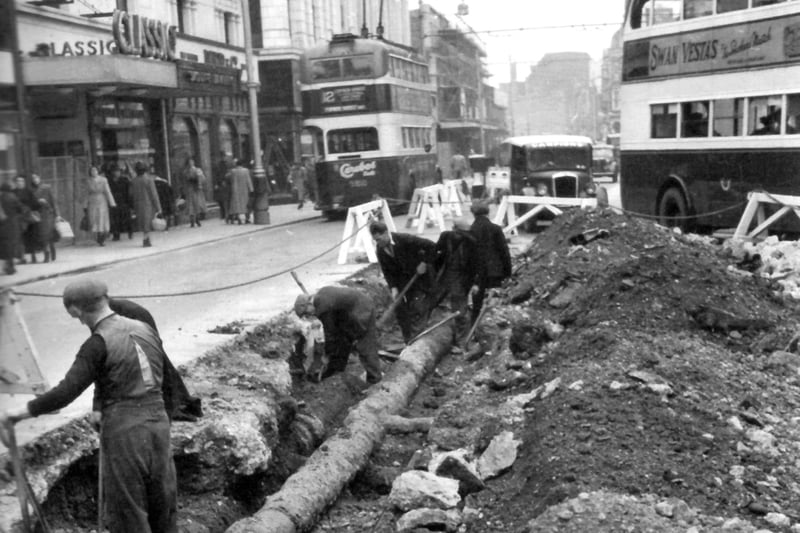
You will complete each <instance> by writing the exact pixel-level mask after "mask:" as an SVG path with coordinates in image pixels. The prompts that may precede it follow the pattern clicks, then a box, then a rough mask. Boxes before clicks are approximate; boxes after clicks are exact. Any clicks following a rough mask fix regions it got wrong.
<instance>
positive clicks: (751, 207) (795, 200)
mask: <svg viewBox="0 0 800 533" xmlns="http://www.w3.org/2000/svg"><path fill="white" fill-rule="evenodd" d="M765 204H772V205H776V206H781V207H780V209H778V210H777V211H776V212H775V213H773V214H772V215H771V216H770V217H769V218H767V215H766V210H765V209H764V206H765ZM790 212H791V213H794V214H795V215H796V216H797V217H798V218H800V196H786V195H782V194H770V193H767V192H751V193H748V195H747V206H746V207H745V208H744V213H742V218H741V219H740V220H739V225H738V226H736V230H735V231H734V232H733V236H732V237H731V238H732V239H741V240H750V241H752V240H754V239H757V238H759V236H761V234H762V233H764V232H766V230H767V228H768V227H769V226H771V225H772V224H774V223H775V222H777V221H778V220H779V219H781V218H783V216H784V215H787V214H788V213H790ZM753 218H755V219H756V222H757V224H758V225H757V226H756V227H755V228H754V229H753V230H749V228H750V225H751V224H752V223H753ZM748 230H749V231H748Z"/></svg>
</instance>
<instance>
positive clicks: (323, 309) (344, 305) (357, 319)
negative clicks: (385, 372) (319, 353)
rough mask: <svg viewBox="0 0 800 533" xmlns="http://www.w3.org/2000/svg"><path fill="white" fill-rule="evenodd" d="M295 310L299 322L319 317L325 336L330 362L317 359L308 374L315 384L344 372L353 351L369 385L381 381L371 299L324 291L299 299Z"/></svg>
mask: <svg viewBox="0 0 800 533" xmlns="http://www.w3.org/2000/svg"><path fill="white" fill-rule="evenodd" d="M294 310H295V313H297V316H299V317H300V318H304V317H308V316H312V315H313V316H316V317H317V318H318V319H319V320H320V322H322V328H323V330H324V332H325V355H324V359H327V361H325V360H323V361H320V360H318V359H316V358H315V360H314V362H313V363H312V364H311V367H310V368H309V370H308V375H309V376H310V377H311V379H312V380H314V381H320V380H321V379H324V378H326V377H328V376H331V375H333V374H336V373H338V372H342V371H344V370H345V368H347V361H348V359H349V358H350V352H351V351H352V350H353V348H355V350H356V351H357V352H358V358H359V360H360V361H361V365H362V366H363V367H364V370H366V372H367V382H368V383H377V382H379V381H380V380H381V377H382V374H381V363H380V359H379V358H378V330H377V327H376V325H375V304H374V303H373V302H372V300H371V299H370V298H369V296H367V295H366V294H364V293H362V292H360V291H357V290H355V289H351V288H349V287H334V286H330V287H323V288H321V289H320V290H319V291H317V293H316V294H314V295H310V294H301V295H300V296H298V297H297V300H295V303H294Z"/></svg>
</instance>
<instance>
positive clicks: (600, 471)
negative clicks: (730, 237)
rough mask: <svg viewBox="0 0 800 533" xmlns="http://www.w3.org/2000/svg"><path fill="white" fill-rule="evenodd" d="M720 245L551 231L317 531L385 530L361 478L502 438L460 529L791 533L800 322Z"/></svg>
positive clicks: (645, 233)
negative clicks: (512, 449) (504, 443)
mask: <svg viewBox="0 0 800 533" xmlns="http://www.w3.org/2000/svg"><path fill="white" fill-rule="evenodd" d="M596 230H605V231H596ZM575 242H583V243H584V244H578V245H576V244H573V243H575ZM726 250H727V249H726V248H724V247H722V246H719V245H718V244H715V243H714V242H713V241H712V240H710V239H709V238H703V237H698V236H695V235H682V234H680V233H676V232H674V231H671V230H668V229H665V228H663V227H660V226H657V225H654V224H652V223H650V222H646V221H641V220H637V219H632V218H627V217H624V216H621V215H618V214H615V213H613V212H612V211H610V210H605V211H595V212H585V211H574V212H570V213H567V214H565V215H562V216H560V217H559V218H557V219H556V220H555V221H554V223H553V225H552V226H551V227H550V228H549V229H547V230H546V231H545V232H543V233H541V234H539V235H538V236H537V237H536V238H535V240H534V242H533V244H532V246H531V248H530V249H529V250H528V251H527V252H526V254H525V256H524V259H523V260H522V261H521V262H519V263H518V266H517V272H516V273H515V275H514V277H513V279H512V280H511V281H510V283H509V285H508V286H506V287H505V288H503V289H502V290H500V291H499V294H498V296H497V298H496V299H495V300H494V303H493V305H492V309H491V310H490V311H489V312H488V313H487V314H486V317H485V318H484V320H483V322H482V325H481V327H480V328H479V332H478V335H477V340H478V342H479V343H480V346H481V349H480V350H477V349H471V350H469V352H468V353H467V354H464V353H453V354H451V355H450V356H449V357H447V358H446V359H445V360H444V361H443V362H442V363H441V364H440V365H439V368H438V369H437V371H436V373H435V375H433V376H431V377H430V378H429V379H428V380H427V381H426V383H425V384H424V385H423V386H422V388H421V389H420V391H419V392H418V394H417V396H416V398H415V400H414V402H413V404H412V405H411V406H409V408H408V411H407V413H405V414H406V415H407V416H409V417H434V418H435V421H434V425H433V427H432V428H431V430H430V431H429V432H428V433H426V434H412V435H389V436H387V438H386V439H385V440H384V442H383V444H382V446H381V447H380V449H379V450H377V451H376V453H375V454H374V456H373V457H372V467H371V468H370V469H368V470H369V472H365V473H364V474H362V475H361V476H360V477H359V478H357V480H356V482H355V483H354V484H353V485H352V486H351V487H350V490H349V491H348V492H347V493H346V494H343V495H342V498H341V499H340V502H339V503H338V504H337V505H336V506H334V508H332V509H331V510H330V512H329V513H328V516H327V517H326V519H325V520H323V521H322V522H321V523H320V525H319V526H318V527H317V530H316V531H394V529H393V528H394V524H395V521H396V520H397V518H398V517H399V516H400V515H401V514H402V513H400V512H399V511H397V510H395V509H393V508H392V507H391V505H390V504H389V503H388V499H387V496H386V494H387V492H388V491H389V488H390V485H389V482H388V481H386V482H381V476H380V475H376V474H375V472H381V471H382V472H385V471H386V470H387V469H389V470H392V469H393V470H394V471H396V472H399V471H402V470H404V469H407V468H411V467H413V465H414V464H415V463H417V464H418V461H417V460H416V459H417V458H418V457H419V456H420V455H422V456H424V455H426V454H430V453H435V452H437V451H441V450H454V449H463V450H466V453H467V454H468V455H472V456H477V454H479V453H480V452H481V451H483V449H485V448H486V446H487V444H488V443H489V441H490V439H491V438H492V437H493V436H495V435H497V434H499V433H501V432H502V431H506V430H508V431H511V432H513V434H514V438H515V439H517V440H519V441H521V444H520V446H519V448H518V456H517V458H516V461H515V462H514V464H513V466H512V467H511V469H510V470H509V471H507V472H506V473H504V474H502V475H500V476H498V477H496V478H493V479H490V480H488V481H487V483H486V484H487V488H486V489H485V490H482V491H480V492H476V493H473V494H470V495H468V496H466V498H465V503H464V505H463V508H462V517H463V524H462V525H461V526H460V530H461V531H470V532H484V531H486V532H488V531H532V532H533V531H536V532H539V531H541V532H544V531H547V532H553V531H564V532H566V531H570V532H573V531H574V532H578V531H595V532H609V533H610V532H618V531H675V532H678V531H680V532H686V531H722V530H724V531H756V530H757V529H759V528H761V529H765V530H770V531H775V532H777V531H800V525H798V522H800V483H799V481H800V409H799V408H800V373H798V372H799V371H798V369H799V368H800V356H798V355H797V354H796V353H794V352H793V351H790V350H788V348H789V347H791V348H795V345H796V342H795V343H792V342H791V341H792V338H793V336H794V335H795V333H797V331H798V326H799V324H798V319H799V318H800V315H798V312H797V311H798V309H797V305H796V304H795V302H794V301H793V300H791V299H788V298H786V299H785V298H784V297H783V296H782V295H781V293H780V286H778V285H773V284H772V282H770V281H766V280H764V279H763V278H761V277H759V276H754V275H752V274H751V273H750V272H748V271H746V270H741V269H739V268H737V267H736V265H735V264H736V263H737V260H736V259H735V258H733V257H731V255H730V253H729V252H728V251H726ZM512 301H513V302H514V303H511V302H512ZM795 349H796V348H795ZM692 528H694V529H692ZM422 531H425V530H422Z"/></svg>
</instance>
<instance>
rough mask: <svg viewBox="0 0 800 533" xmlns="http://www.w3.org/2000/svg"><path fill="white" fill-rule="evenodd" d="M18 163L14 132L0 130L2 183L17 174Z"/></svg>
mask: <svg viewBox="0 0 800 533" xmlns="http://www.w3.org/2000/svg"><path fill="white" fill-rule="evenodd" d="M18 164H19V161H18V154H17V147H16V143H15V138H14V134H13V133H3V132H0V183H3V182H4V181H5V180H6V179H8V178H10V177H11V176H16V175H17V173H18V172H19V170H18Z"/></svg>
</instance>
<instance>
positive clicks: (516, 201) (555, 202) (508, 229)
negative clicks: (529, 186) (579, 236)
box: [494, 196, 597, 235]
mask: <svg viewBox="0 0 800 533" xmlns="http://www.w3.org/2000/svg"><path fill="white" fill-rule="evenodd" d="M516 205H532V206H534V207H533V208H532V209H530V210H529V211H528V212H526V213H524V214H523V215H522V216H520V217H519V218H517V212H516V210H515V209H514V207H515V206H516ZM595 206H597V200H596V199H595V198H558V197H555V196H504V197H503V200H502V201H501V202H500V207H498V208H497V213H495V215H494V223H495V224H498V225H499V226H501V227H502V228H503V232H504V233H506V234H513V235H516V234H517V233H518V232H517V228H518V227H519V226H520V225H521V224H524V223H525V222H527V221H528V220H530V219H531V218H533V217H535V216H536V215H538V214H539V213H541V212H542V211H549V212H551V213H553V214H554V215H560V214H561V213H562V212H563V211H562V210H561V208H562V207H580V208H581V209H587V208H593V207H595ZM506 219H507V222H506Z"/></svg>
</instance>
